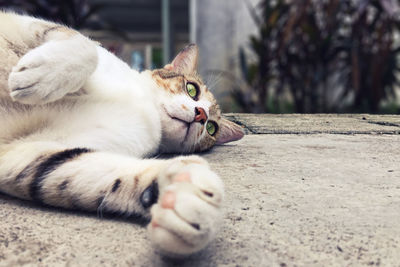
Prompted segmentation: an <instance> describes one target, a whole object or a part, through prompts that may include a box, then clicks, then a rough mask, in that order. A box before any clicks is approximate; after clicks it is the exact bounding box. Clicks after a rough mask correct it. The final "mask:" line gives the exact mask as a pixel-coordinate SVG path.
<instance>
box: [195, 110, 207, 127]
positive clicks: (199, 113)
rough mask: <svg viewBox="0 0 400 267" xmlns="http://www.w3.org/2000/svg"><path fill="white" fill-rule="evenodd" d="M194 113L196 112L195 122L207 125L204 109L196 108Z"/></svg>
mask: <svg viewBox="0 0 400 267" xmlns="http://www.w3.org/2000/svg"><path fill="white" fill-rule="evenodd" d="M194 111H195V112H196V116H195V117H194V121H196V122H200V123H201V124H204V123H206V121H207V114H206V112H205V110H204V109H203V108H198V107H195V108H194Z"/></svg>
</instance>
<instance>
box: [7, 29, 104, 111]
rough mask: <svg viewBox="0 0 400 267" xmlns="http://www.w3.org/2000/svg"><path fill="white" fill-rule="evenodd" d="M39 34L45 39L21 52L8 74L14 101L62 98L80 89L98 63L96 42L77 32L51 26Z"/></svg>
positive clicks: (25, 101) (30, 101)
mask: <svg viewBox="0 0 400 267" xmlns="http://www.w3.org/2000/svg"><path fill="white" fill-rule="evenodd" d="M40 34H41V35H43V36H41V38H42V40H44V42H43V43H42V44H40V45H39V46H37V47H36V48H34V49H32V50H30V51H29V52H28V53H26V54H25V55H24V56H22V57H21V58H20V60H19V61H18V63H17V65H16V66H14V67H13V68H12V71H11V73H10V75H9V78H8V87H9V90H10V96H11V98H12V99H13V100H14V101H18V102H21V103H24V104H31V105H34V104H45V103H49V102H52V101H56V100H58V99H61V98H62V97H64V96H65V95H66V94H69V93H74V92H77V91H78V90H79V89H81V88H82V86H83V85H84V83H85V82H86V80H87V79H88V77H89V76H90V75H91V74H92V73H93V71H94V70H95V68H96V66H97V51H96V44H95V43H94V42H93V41H91V40H89V39H87V38H86V37H84V36H83V35H81V34H79V33H78V32H75V31H73V30H71V29H68V28H65V27H62V26H53V28H49V29H47V30H46V28H44V29H43V31H42V32H41V33H40ZM40 34H39V35H40Z"/></svg>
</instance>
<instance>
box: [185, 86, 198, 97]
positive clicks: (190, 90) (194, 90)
mask: <svg viewBox="0 0 400 267" xmlns="http://www.w3.org/2000/svg"><path fill="white" fill-rule="evenodd" d="M186 90H187V93H188V95H189V96H190V97H191V98H193V99H195V100H196V97H197V95H198V93H199V91H198V90H197V87H196V85H194V84H193V83H187V84H186Z"/></svg>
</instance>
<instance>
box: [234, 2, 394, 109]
mask: <svg viewBox="0 0 400 267" xmlns="http://www.w3.org/2000/svg"><path fill="white" fill-rule="evenodd" d="M259 7H260V8H261V10H262V12H261V14H258V13H257V12H256V9H254V8H251V9H250V11H251V14H252V15H253V18H254V20H255V22H256V23H257V25H258V36H252V37H251V39H250V40H251V48H252V49H253V51H254V54H255V55H256V57H257V61H256V62H255V63H253V64H248V63H247V59H246V56H245V55H242V53H241V57H240V60H241V65H242V72H243V76H244V78H245V80H246V81H247V82H248V84H249V86H248V87H246V88H245V90H244V89H243V87H241V88H239V89H236V90H234V93H233V95H234V98H235V99H236V100H237V102H239V103H240V105H241V106H242V108H243V110H244V111H250V109H253V110H254V109H256V110H260V111H263V112H271V111H278V112H279V111H285V110H283V108H282V103H283V102H284V101H283V99H287V97H286V96H285V95H288V96H289V99H291V100H292V101H293V104H294V105H293V106H294V111H295V112H300V113H317V112H372V113H376V112H380V106H381V105H380V103H382V101H383V100H390V99H391V98H393V97H394V92H395V89H394V88H395V86H396V85H399V84H400V83H399V79H398V71H399V70H400V68H399V65H398V55H399V53H400V48H399V46H398V45H397V46H396V44H395V42H394V34H395V33H396V32H397V33H398V32H399V29H400V28H399V26H400V24H399V14H398V11H399V7H398V2H397V1H392V0H360V1H351V0H319V1H313V0H297V1H294V0H293V1H288V0H275V1H268V0H264V1H261V4H260V6H259ZM249 90H250V91H251V93H253V94H254V93H255V94H257V98H258V99H257V101H252V102H249V101H248V102H247V103H243V102H244V100H246V99H248V98H246V97H245V95H246V94H250V93H249ZM282 96H284V97H282ZM270 98H272V99H270ZM271 103H273V104H271ZM254 106H257V108H254Z"/></svg>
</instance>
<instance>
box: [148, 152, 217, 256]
mask: <svg viewBox="0 0 400 267" xmlns="http://www.w3.org/2000/svg"><path fill="white" fill-rule="evenodd" d="M158 183H159V190H160V197H159V200H158V202H157V204H155V205H154V206H153V207H152V209H151V215H152V220H151V222H150V224H149V226H148V230H149V232H150V237H151V239H152V241H153V243H154V244H155V245H156V247H157V248H158V249H160V250H161V251H162V252H164V253H167V254H170V255H188V254H192V253H194V252H197V251H199V250H201V249H203V248H204V247H205V246H206V245H207V244H208V243H209V242H210V241H211V240H212V239H213V237H214V236H215V233H216V231H217V230H218V227H219V225H220V219H221V203H222V200H223V194H224V191H223V184H222V181H221V179H220V178H219V177H218V175H217V174H215V173H214V172H213V171H211V170H210V169H209V167H208V164H207V163H206V162H205V161H204V160H202V159H201V158H199V157H196V156H190V157H182V158H178V159H175V160H174V161H173V163H172V164H171V165H170V166H169V167H168V168H167V170H166V172H165V173H164V174H162V175H161V176H160V178H159V179H158Z"/></svg>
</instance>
